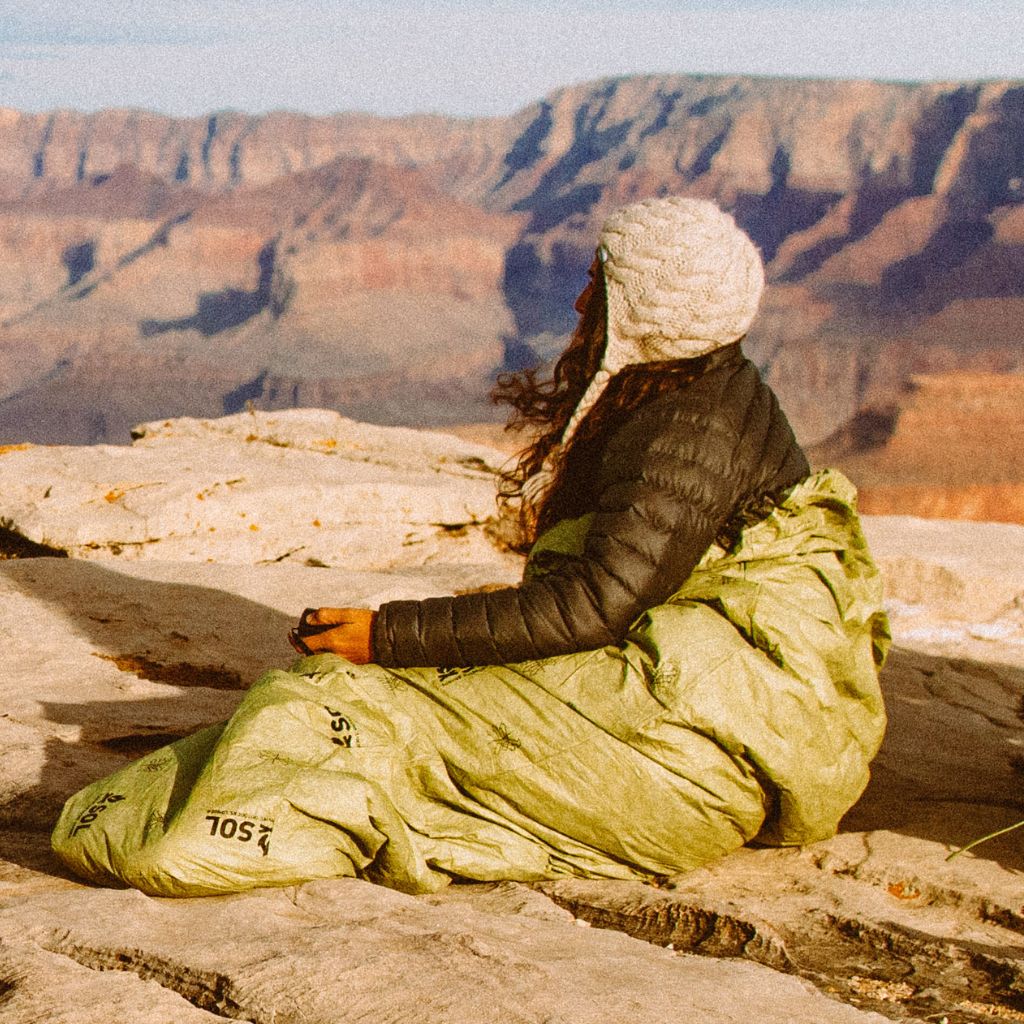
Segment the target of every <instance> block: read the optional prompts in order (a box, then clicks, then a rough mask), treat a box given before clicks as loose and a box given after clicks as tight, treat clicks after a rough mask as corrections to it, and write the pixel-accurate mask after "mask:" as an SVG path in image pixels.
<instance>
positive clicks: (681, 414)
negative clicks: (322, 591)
mask: <svg viewBox="0 0 1024 1024" xmlns="http://www.w3.org/2000/svg"><path fill="white" fill-rule="evenodd" d="M748 365H749V364H748ZM754 372H755V377H756V371H754ZM757 383H758V384H759V381H758V382H757ZM763 390H764V391H766V392H767V389H763ZM767 394H768V395H770V394H771V393H770V392H767ZM720 397H721V396H719V398H720ZM743 397H744V396H742V395H739V396H737V395H736V394H735V393H734V394H732V395H731V396H730V398H731V399H732V403H728V404H733V403H735V402H736V401H737V400H738V399H739V400H742V398H743ZM746 397H747V398H748V399H749V398H750V397H751V396H750V395H748V396H746ZM772 402H774V398H772ZM766 411H767V410H759V412H760V413H761V414H762V415H760V416H754V417H752V416H751V415H750V410H749V409H746V410H745V409H738V410H737V409H734V410H732V413H731V414H730V411H729V409H728V408H726V409H723V407H722V406H721V405H720V404H719V405H717V407H716V406H715V405H713V404H712V406H710V407H709V405H708V403H707V402H698V403H692V402H686V401H678V400H665V401H662V400H657V401H654V402H652V403H651V404H650V405H649V406H645V407H644V408H643V409H641V410H640V411H639V412H638V414H636V415H635V416H634V417H633V419H632V420H631V421H630V423H629V424H628V425H627V426H626V427H625V428H623V429H622V430H621V431H619V432H618V433H617V434H616V435H615V436H614V437H613V438H612V439H611V441H610V442H609V443H608V446H607V448H606V450H605V453H604V457H603V460H602V471H601V473H600V478H599V481H598V488H597V498H596V508H595V509H594V511H595V516H594V520H593V523H592V525H591V528H590V530H589V532H588V534H587V538H586V544H585V548H584V552H583V555H582V557H580V558H578V559H575V560H573V561H571V562H569V563H567V564H566V565H565V566H563V567H561V568H559V569H558V570H556V571H554V572H551V573H548V574H547V575H544V576H541V577H539V578H537V579H531V580H528V581H526V582H524V583H522V584H520V585H519V586H517V587H507V588H504V589H501V590H495V591H491V592H488V593H479V594H465V595H460V596H457V597H440V598H429V599H427V600H424V601H393V602H389V603H388V604H385V605H383V606H382V607H381V608H380V610H379V612H378V615H377V619H376V624H375V627H374V634H373V648H374V660H375V661H377V662H378V663H380V664H383V665H392V666H399V665H487V664H499V663H503V662H517V661H525V660H528V659H535V658H545V657H550V656H552V655H556V654H566V653H570V652H573V651H580V650H587V649H591V648H595V647H601V646H603V645H605V644H616V643H620V642H621V641H622V640H623V638H624V637H625V634H626V632H627V631H628V629H629V626H630V625H631V623H632V622H633V621H634V620H635V619H636V618H637V616H639V615H640V614H641V612H643V611H644V610H645V609H647V608H651V607H653V606H654V605H656V604H659V603H660V602H662V601H664V600H665V599H666V598H667V597H668V596H670V595H671V594H672V593H673V591H675V590H676V589H677V588H678V587H679V586H680V585H681V584H682V583H683V581H685V580H686V578H687V577H688V576H689V574H690V572H691V571H692V570H693V568H694V567H695V566H696V564H697V562H698V561H699V560H700V558H701V556H702V555H703V553H704V552H705V551H706V550H707V548H708V547H709V546H710V545H711V543H712V542H713V541H714V539H715V537H716V536H717V534H718V532H719V531H720V529H721V528H722V526H723V525H724V524H725V523H726V521H727V520H728V519H729V518H730V516H731V515H732V513H733V512H734V510H735V509H736V507H737V504H738V503H739V502H740V501H741V500H742V498H743V497H744V496H745V494H746V491H747V490H748V489H749V487H750V484H751V476H752V474H755V473H759V470H760V473H763V472H765V470H764V466H763V463H764V459H765V456H766V453H765V450H764V442H765V441H766V440H768V438H767V437H766V436H765V431H766V430H767V427H766V426H765V425H763V424H762V425H761V426H758V427H755V428H753V429H752V424H756V423H757V422H758V421H760V420H764V421H765V424H767V423H768V421H769V420H770V419H771V417H770V415H769V416H767V417H766V416H764V415H763V414H764V413H765V412H766ZM786 429H787V432H788V424H787V425H786ZM789 438H790V440H792V434H791V433H790V434H789ZM801 460H802V456H801ZM802 467H803V471H804V472H806V462H802ZM774 469H778V466H773V467H769V472H770V471H771V470H774ZM799 475H801V474H797V475H795V476H794V479H793V480H792V481H790V482H796V480H797V479H799Z"/></svg>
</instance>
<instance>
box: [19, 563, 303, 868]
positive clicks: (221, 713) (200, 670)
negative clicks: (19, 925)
mask: <svg viewBox="0 0 1024 1024" xmlns="http://www.w3.org/2000/svg"><path fill="white" fill-rule="evenodd" d="M2 564H3V563H0V565H2ZM178 568H179V569H180V565H179V566H178ZM3 574H4V577H5V579H6V580H7V581H8V582H9V583H10V584H13V586H14V587H15V588H16V589H17V590H20V591H21V592H22V593H23V594H25V595H26V596H28V597H30V598H31V599H32V602H33V603H38V606H39V607H40V608H50V609H53V610H56V611H57V612H59V613H60V615H61V616H63V617H64V618H65V619H66V620H67V622H68V623H69V627H70V628H69V630H68V632H69V633H71V634H73V635H75V636H77V637H78V638H80V639H82V640H85V641H86V642H87V644H88V645H89V646H90V647H91V652H90V653H91V654H92V656H93V657H96V658H97V659H101V660H103V661H105V662H108V663H110V664H112V665H113V666H114V667H115V668H116V669H117V670H118V671H120V672H122V673H124V681H125V689H126V691H128V692H129V693H130V692H131V689H132V688H133V687H135V686H136V684H135V682H134V681H135V680H136V679H143V680H147V681H149V683H151V684H153V686H151V687H149V688H148V692H145V693H142V694H141V695H139V696H138V697H136V698H135V699H131V698H130V697H126V699H125V700H123V701H117V700H114V701H111V700H109V699H107V700H83V701H70V702H55V701H41V702H40V703H41V706H42V708H43V718H44V719H45V721H46V722H49V723H53V724H54V725H58V726H65V727H66V726H76V727H77V730H78V738H77V739H76V740H74V741H69V740H65V739H62V738H57V737H54V736H49V737H47V738H46V740H45V744H44V749H43V758H42V767H41V769H38V770H37V771H35V772H34V775H35V781H34V783H33V784H32V785H30V786H29V787H27V788H26V789H23V790H21V791H20V792H16V793H14V794H13V795H11V796H9V797H8V798H7V799H6V800H4V801H3V802H2V803H0V849H2V851H3V853H2V859H3V860H6V861H8V862H9V863H12V864H16V865H19V866H21V867H24V868H28V869H31V870H34V871H39V872H41V873H43V874H49V875H55V876H59V877H70V876H69V875H68V874H67V872H66V870H65V869H64V868H63V867H62V866H61V865H60V863H59V862H58V861H57V860H56V858H55V857H54V856H53V854H52V853H51V851H50V846H49V833H50V830H51V829H52V827H53V825H54V823H55V822H56V819H57V816H58V814H59V813H60V809H61V807H62V806H63V803H64V801H65V800H66V799H67V798H68V797H69V796H71V795H72V794H73V793H75V792H77V791H78V790H79V789H80V788H81V787H82V786H84V785H87V784H88V783H90V782H92V781H94V780H96V779H99V778H102V777H103V776H105V775H108V774H110V773H111V772H112V771H116V770H117V769H118V768H120V767H122V766H124V765H126V764H128V763H129V762H130V761H132V760H135V759H136V758H137V757H140V756H142V755H143V754H146V753H149V752H150V751H152V750H155V749H157V748H159V747H161V746H165V745H166V744H168V743H172V742H174V741H175V740H177V739H180V738H181V737H183V736H187V735H190V734H192V733H194V732H196V731H198V730H199V729H202V728H205V727H206V726H208V725H211V724H214V723H216V722H220V721H223V720H225V719H227V718H228V717H230V715H231V714H232V713H233V712H234V710H235V708H236V707H237V705H238V703H239V701H240V698H241V695H242V693H243V692H244V690H245V689H246V688H247V687H248V686H249V685H250V684H251V683H252V682H254V681H255V679H256V678H258V677H259V675H261V674H262V673H263V672H264V671H266V670H269V669H272V668H280V667H285V666H287V665H288V664H290V663H291V661H292V660H293V659H294V657H295V655H294V653H293V652H292V650H291V648H290V647H289V646H288V643H287V640H286V634H287V631H288V629H289V628H290V627H291V626H292V625H294V619H293V618H292V617H291V616H289V615H287V614H285V613H283V612H280V611H278V610H276V609H274V608H270V607H268V606H266V605H263V604H260V603H258V602H257V601H254V600H250V599H249V598H246V597H242V596H239V595H237V594H233V593H229V592H227V591H224V590H217V589H215V588H214V587H211V586H200V585H196V584H193V583H181V582H168V581H163V580H153V579H146V578H140V577H137V576H130V575H126V574H124V573H122V572H118V571H117V569H116V568H111V567H107V566H106V565H103V564H101V563H98V562H85V561H76V560H70V559H61V560H57V559H51V558H31V559H24V560H19V561H13V562H9V563H7V564H6V566H5V567H4V570H3ZM60 635H61V634H60V633H59V632H58V633H57V638H58V641H59V637H60ZM165 687H166V691H167V692H166V696H162V695H156V696H154V695H153V694H154V691H155V692H156V693H157V694H159V689H163V688H165ZM157 688H159V689H157Z"/></svg>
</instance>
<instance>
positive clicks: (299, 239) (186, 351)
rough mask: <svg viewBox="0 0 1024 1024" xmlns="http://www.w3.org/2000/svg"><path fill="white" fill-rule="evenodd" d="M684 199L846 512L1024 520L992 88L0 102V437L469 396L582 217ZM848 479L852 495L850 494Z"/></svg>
mask: <svg viewBox="0 0 1024 1024" xmlns="http://www.w3.org/2000/svg"><path fill="white" fill-rule="evenodd" d="M665 193H684V194H689V195H695V196H702V197H708V198H712V199H714V200H716V201H717V202H719V203H720V204H722V205H723V206H724V207H726V208H727V209H730V210H732V211H733V212H734V213H735V215H736V217H737V220H738V221H739V222H740V224H741V225H742V226H743V227H744V228H745V229H746V230H747V231H748V232H749V233H750V234H751V236H752V237H753V238H754V240H755V241H756V242H757V244H758V245H759V247H760V248H761V250H762V252H763V254H764V257H765V260H766V262H767V265H768V273H769V282H770V287H769V289H768V292H767V294H766V298H765V302H764V304H763V306H762V311H761V315H760V317H759V319H758V321H757V323H756V324H755V327H754V329H753V330H752V332H751V334H750V336H749V338H748V341H747V344H746V348H747V351H748V353H749V354H750V355H751V356H752V358H754V360H755V361H756V362H757V363H758V364H759V365H760V366H761V367H762V369H763V370H764V371H765V373H766V375H767V377H768V379H769V380H770V382H771V383H772V385H773V386H774V387H775V389H776V390H777V392H778V394H779V396H780V399H781V400H782V402H783V404H784V406H785V407H786V409H787V411H788V412H789V414H790V417H791V419H792V420H793V422H794V425H795V427H796V429H797V432H798V434H799V436H800V438H801V440H802V441H804V442H805V443H807V444H808V445H809V446H811V448H812V454H813V455H814V458H815V459H816V460H818V461H819V462H820V461H823V460H831V461H832V462H835V463H838V464H839V465H841V466H843V467H844V468H846V469H848V471H849V472H850V473H851V475H852V476H853V477H854V479H855V480H856V481H857V482H858V483H860V484H861V485H862V487H863V488H864V497H865V501H866V502H868V503H869V508H871V509H874V510H876V511H879V512H886V513H889V512H901V511H909V512H912V513H913V514H917V515H920V514H939V515H963V516H966V517H972V518H985V519H1008V520H1011V521H1024V464H1022V460H1021V458H1020V456H1019V451H1020V450H1022V444H1021V442H1022V441H1024V417H1022V416H1021V413H1020V411H1019V410H1020V409H1021V407H1022V403H1021V398H1022V397H1024V382H1022V378H1021V371H1022V369H1024V356H1022V350H1021V346H1020V324H1021V322H1022V320H1024V273H1022V271H1024V84H1021V83H1008V82H989V83H931V84H923V85H913V84H894V83H876V82H838V81H814V80H787V79H758V78H749V77H722V76H668V75H665V76H648V77H637V78H627V79H615V80H605V81H600V82H596V83H589V84H585V85H580V86H574V87H571V88H566V89H562V90H560V91H558V92H556V93H554V94H552V95H550V96H548V97H546V98H544V99H542V100H540V101H539V102H537V103H536V104H534V105H533V106H531V107H528V108H527V109H524V110H522V111H520V112H519V113H517V114H515V115H512V116H509V117H495V118H479V119H453V118H444V117H440V116H428V115H423V116H414V117H404V118H379V117H374V116H370V115H364V114H341V115H337V116H333V117H308V116H304V115H300V114H290V113H279V114H270V115H265V116H259V117H257V116H248V115H245V114H240V113H218V114H215V115H211V116H209V117H204V118H197V119H188V120H184V119H173V118H169V117H164V116H159V115H156V114H149V113H144V112H141V111H130V110H117V111H113V110H111V111H103V112H99V113H95V114H79V113H72V112H58V113H51V114H31V115H30V114H21V113H18V112H15V111H9V110H8V111H0V258H2V260H3V266H4V268H5V273H4V275H3V277H2V279H0V443H3V442H22V441H32V442H43V443H95V442H99V441H113V442H116V443H123V442H127V440H128V436H129V429H130V427H131V425H132V424H134V423H138V422H141V421H144V420H152V419H156V418H161V417H167V416H179V415H193V416H216V415H222V414H225V413H233V412H237V411H240V410H242V409H244V408H245V407H246V406H247V405H251V406H254V407H256V408H259V409H268V410H270V409H283V408H290V407H295V406H319V407H325V408H332V409H336V410H339V411H341V412H342V413H344V414H345V415H349V416H354V417H357V418H360V419H364V420H370V421H373V422H378V423H386V424H406V425H417V426H422V425H430V426H446V425H454V424H460V423H463V424H464V423H472V422H478V421H486V420H494V419H495V418H496V417H497V416H498V415H499V413H498V412H497V411H495V410H494V409H493V408H492V407H491V406H489V404H488V403H487V400H486V393H487V390H488V388H489V386H490V384H491V382H492V381H493V379H494V376H495V374H496V373H497V372H499V371H500V370H502V369H510V368H511V369H516V368H521V367H524V366H527V365H531V364H536V363H538V362H544V361H546V360H549V359H550V358H551V357H552V355H553V354H555V353H556V352H557V351H558V350H559V349H560V348H561V346H562V345H563V344H564V341H565V337H566V335H567V332H568V331H569V330H570V329H571V327H572V324H573V320H574V314H573V312H572V299H573V297H574V295H575V294H576V292H577V291H578V289H579V287H580V285H581V283H582V281H583V279H584V274H585V270H586V267H587V266H588V264H589V262H590V259H591V256H592V252H593V245H594V239H595V237H596V235H597V232H598V230H599V227H600V225H601V222H602V221H603V219H604V217H605V216H606V215H607V214H608V213H609V212H610V211H611V210H612V209H614V208H615V207H616V206H618V205H620V204H622V203H624V202H628V201H631V200H633V199H638V198H642V197H644V196H648V195H656V194H665ZM871 503H873V504H871Z"/></svg>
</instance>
